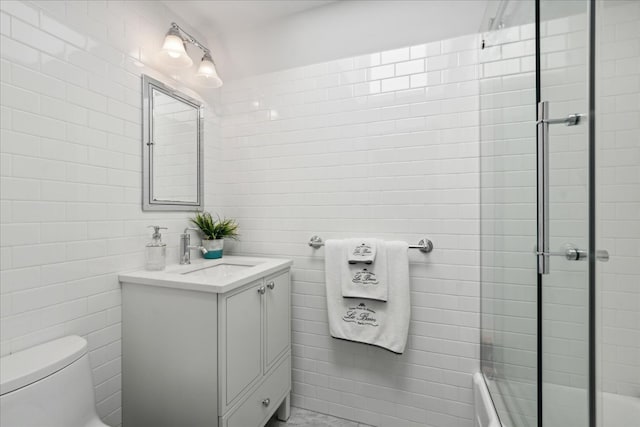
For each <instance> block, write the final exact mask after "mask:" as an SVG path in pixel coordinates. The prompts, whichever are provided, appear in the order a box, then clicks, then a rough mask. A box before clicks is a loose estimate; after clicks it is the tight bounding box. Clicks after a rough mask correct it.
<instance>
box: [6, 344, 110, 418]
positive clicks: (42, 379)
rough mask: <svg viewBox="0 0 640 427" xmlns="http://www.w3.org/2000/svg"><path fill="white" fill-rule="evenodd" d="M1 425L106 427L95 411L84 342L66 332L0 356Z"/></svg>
mask: <svg viewBox="0 0 640 427" xmlns="http://www.w3.org/2000/svg"><path fill="white" fill-rule="evenodd" d="M0 425H1V426H2V427H30V426H33V427H35V426H47V427H106V424H103V423H102V422H101V421H100V418H98V414H97V413H96V405H95V397H94V390H93V381H92V378H91V369H90V366H89V356H88V355H87V341H86V340H85V339H84V338H82V337H79V336H76V335H72V336H68V337H64V338H60V339H57V340H55V341H50V342H47V343H45V344H41V345H38V346H35V347H32V348H29V349H27V350H23V351H20V352H17V353H14V354H11V355H8V356H5V357H2V358H1V359H0Z"/></svg>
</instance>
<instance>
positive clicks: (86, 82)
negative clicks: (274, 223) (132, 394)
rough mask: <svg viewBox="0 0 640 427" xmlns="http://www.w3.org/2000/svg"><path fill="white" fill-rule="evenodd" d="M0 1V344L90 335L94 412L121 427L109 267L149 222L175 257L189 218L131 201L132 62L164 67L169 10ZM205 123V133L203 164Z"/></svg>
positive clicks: (136, 85) (115, 293)
mask: <svg viewBox="0 0 640 427" xmlns="http://www.w3.org/2000/svg"><path fill="white" fill-rule="evenodd" d="M0 9H1V12H0V16H1V22H0V30H1V32H2V34H1V48H0V54H1V56H2V69H1V75H0V77H1V83H2V88H1V104H2V112H1V117H2V123H1V128H2V129H1V132H2V134H1V137H0V138H1V147H2V148H1V161H2V163H1V168H0V172H1V173H2V189H1V196H2V211H1V221H2V224H1V236H2V238H1V243H2V264H1V268H2V272H1V287H0V292H1V293H0V301H1V303H2V304H1V307H0V315H1V316H2V317H1V320H0V327H1V330H0V338H1V340H2V341H1V352H2V355H5V354H8V353H10V352H14V351H17V350H20V349H23V348H25V347H29V346H31V345H34V344H39V343H42V342H44V341H47V340H50V339H53V338H57V337H61V336H64V335H67V334H79V335H82V336H84V337H87V338H88V341H89V351H90V360H91V366H92V368H93V379H94V382H95V385H96V389H95V390H96V398H97V404H98V412H99V414H100V415H101V416H102V417H103V419H104V420H105V421H106V422H108V423H109V424H111V425H118V424H120V417H121V415H120V355H121V348H120V327H121V325H120V287H119V283H118V280H117V273H118V272H120V271H123V270H129V269H134V268H139V267H142V266H143V262H144V261H143V260H144V253H143V249H144V245H145V243H146V241H147V240H148V239H149V237H150V230H149V229H147V228H146V226H147V225H151V224H160V225H164V226H168V227H169V230H168V231H169V232H168V233H165V234H164V239H165V241H166V242H167V243H168V244H169V250H168V257H169V260H177V243H178V242H177V241H178V233H179V231H180V230H181V229H182V228H184V227H185V226H186V225H187V221H186V214H185V213H172V214H171V213H158V214H156V213H143V212H142V211H141V202H140V200H141V163H142V161H141V144H140V141H141V123H140V122H141V110H140V108H141V80H140V74H141V73H142V72H146V73H149V74H152V75H153V76H154V77H156V78H162V76H161V75H159V74H158V73H157V72H155V71H154V70H152V69H149V68H148V67H146V66H145V65H144V64H146V61H147V59H148V55H147V54H148V53H149V52H152V51H153V50H155V49H157V47H158V45H159V44H160V43H161V37H162V34H164V32H165V31H166V28H167V27H168V24H169V23H170V22H171V18H172V17H171V15H170V14H169V13H168V12H167V11H166V10H165V9H164V7H163V6H160V5H158V4H151V3H148V2H108V3H107V2H101V1H68V2H63V1H60V2H58V1H42V2H19V1H4V0H3V1H2V2H0ZM158 37H160V39H158ZM165 80H167V79H166V78H165ZM167 82H169V83H170V80H167ZM213 120H215V118H214V117H212V116H211V114H210V117H209V122H210V123H211V122H212V121H213ZM207 128H208V129H212V128H213V129H215V126H208V127H207ZM205 134H206V132H205ZM215 134H216V133H215V131H212V132H209V133H208V134H206V135H208V145H209V146H210V149H209V150H208V152H207V154H208V155H209V156H211V157H210V159H209V160H211V162H209V164H212V162H213V161H212V159H214V158H215V157H214V156H215V155H216V152H217V150H218V147H217V145H216V142H215V138H212V137H215ZM208 180H209V182H212V181H214V179H213V178H212V177H211V176H208Z"/></svg>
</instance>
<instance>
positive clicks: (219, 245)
mask: <svg viewBox="0 0 640 427" xmlns="http://www.w3.org/2000/svg"><path fill="white" fill-rule="evenodd" d="M216 218H217V219H215V220H214V219H213V217H212V216H211V214H210V213H209V212H202V213H200V212H196V214H195V216H194V217H193V218H190V221H191V222H192V223H193V224H194V225H196V226H197V227H198V228H199V229H200V231H202V234H203V236H204V237H203V238H202V246H203V247H204V248H205V249H206V250H207V251H208V252H207V253H206V254H204V255H203V257H205V258H208V259H216V258H222V251H223V249H224V239H225V238H229V239H237V238H238V223H237V222H236V221H235V220H234V219H227V218H222V219H220V217H219V216H218V215H216Z"/></svg>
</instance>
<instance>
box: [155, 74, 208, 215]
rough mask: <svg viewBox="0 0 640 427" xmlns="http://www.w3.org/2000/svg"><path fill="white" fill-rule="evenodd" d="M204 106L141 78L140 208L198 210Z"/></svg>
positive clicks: (163, 85)
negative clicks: (141, 163)
mask: <svg viewBox="0 0 640 427" xmlns="http://www.w3.org/2000/svg"><path fill="white" fill-rule="evenodd" d="M202 122H203V106H202V104H201V103H200V102H198V101H197V100H195V99H193V98H190V97H188V96H186V95H184V94H182V93H180V92H178V91H176V90H174V89H172V88H170V87H168V86H166V85H165V84H163V83H161V82H159V81H158V80H155V79H153V78H151V77H149V76H146V75H143V76H142V127H143V131H142V134H143V138H142V160H143V166H142V175H143V180H142V210H145V211H149V210H166V211H193V210H197V209H199V208H202V206H203V203H202V196H203V191H202V188H203V166H202V162H203V147H202V145H203V133H202V128H203V123H202Z"/></svg>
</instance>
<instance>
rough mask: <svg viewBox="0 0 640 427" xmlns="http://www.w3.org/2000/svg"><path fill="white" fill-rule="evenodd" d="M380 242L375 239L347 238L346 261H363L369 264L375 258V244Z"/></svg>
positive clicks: (351, 262) (352, 262)
mask: <svg viewBox="0 0 640 427" xmlns="http://www.w3.org/2000/svg"><path fill="white" fill-rule="evenodd" d="M378 242H380V241H379V240H377V239H347V244H348V245H349V249H348V252H347V261H349V264H356V263H359V262H363V263H365V264H371V263H373V261H375V260H376V252H377V247H376V246H377V245H376V243H378Z"/></svg>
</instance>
